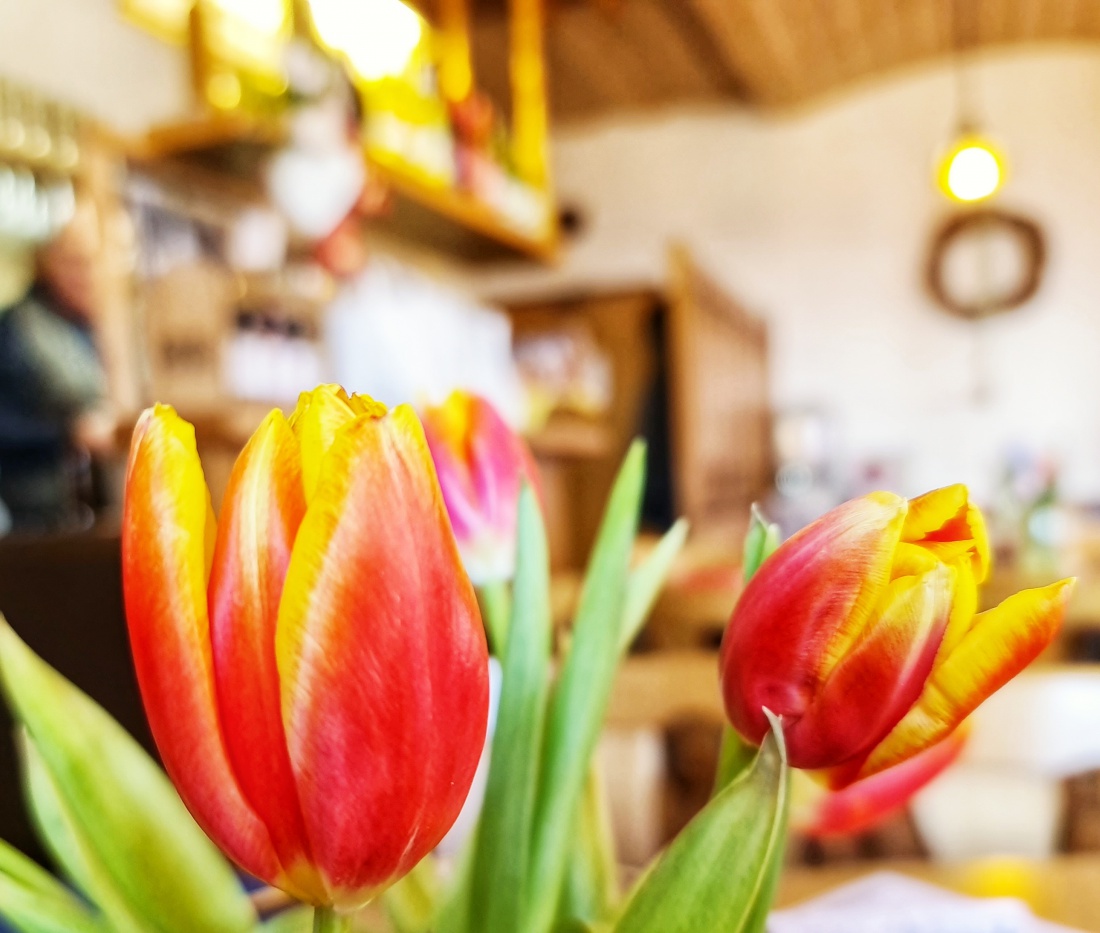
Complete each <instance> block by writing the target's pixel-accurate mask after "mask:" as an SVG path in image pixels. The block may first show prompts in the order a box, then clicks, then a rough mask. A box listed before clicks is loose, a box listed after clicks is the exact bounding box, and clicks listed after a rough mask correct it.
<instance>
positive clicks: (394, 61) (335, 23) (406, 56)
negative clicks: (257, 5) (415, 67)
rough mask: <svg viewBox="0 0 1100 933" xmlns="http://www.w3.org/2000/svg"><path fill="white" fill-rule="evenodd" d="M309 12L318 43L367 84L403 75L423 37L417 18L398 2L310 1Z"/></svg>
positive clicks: (422, 26) (422, 23)
mask: <svg viewBox="0 0 1100 933" xmlns="http://www.w3.org/2000/svg"><path fill="white" fill-rule="evenodd" d="M310 9H311V10H312V13H313V25H314V27H315V28H316V29H317V34H318V36H319V37H320V39H321V41H322V42H323V43H324V44H325V45H327V46H328V47H329V48H331V49H335V50H337V51H339V52H343V53H344V55H346V56H347V59H348V61H349V62H350V64H351V67H352V68H354V69H355V71H356V73H357V74H358V75H359V76H360V77H362V78H364V79H365V80H367V81H377V80H379V79H380V78H385V77H390V76H397V75H400V74H402V73H404V71H405V69H406V68H407V67H408V65H409V60H410V59H411V58H412V56H413V53H414V52H415V51H416V49H417V46H419V45H420V40H421V38H422V36H423V34H424V21H423V20H422V19H421V18H420V14H419V13H417V12H416V11H415V10H413V9H412V8H410V7H408V6H406V5H405V4H404V3H402V2H401V0H356V2H348V0H310Z"/></svg>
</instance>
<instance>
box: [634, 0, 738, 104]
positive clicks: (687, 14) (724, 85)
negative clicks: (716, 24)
mask: <svg viewBox="0 0 1100 933" xmlns="http://www.w3.org/2000/svg"><path fill="white" fill-rule="evenodd" d="M654 8H655V9H657V10H659V11H660V15H661V18H662V19H663V20H664V21H665V22H666V23H667V24H668V28H669V30H670V31H672V32H675V33H676V34H677V35H679V36H680V38H681V40H682V41H683V43H684V45H685V47H687V48H688V49H689V50H690V54H691V57H692V59H693V61H694V62H695V63H696V64H697V65H698V67H699V68H700V70H702V71H703V72H705V74H706V76H707V80H708V82H709V83H710V84H711V85H712V86H713V87H714V88H715V89H716V90H717V91H719V92H720V93H722V94H725V95H728V96H731V97H737V98H742V99H744V98H746V97H748V96H749V95H748V88H747V87H746V84H745V79H744V77H743V76H742V75H741V74H740V72H739V71H738V70H737V67H736V65H735V64H734V62H732V61H731V60H730V57H729V55H728V54H727V49H725V48H724V47H723V45H722V40H721V38H720V37H719V35H718V33H717V32H716V31H715V30H713V29H712V28H711V25H710V23H709V22H708V21H707V19H706V18H705V17H704V15H702V14H701V13H700V12H699V10H698V9H697V8H696V6H695V5H694V4H693V3H691V2H685V0H659V2H657V3H655V4H654Z"/></svg>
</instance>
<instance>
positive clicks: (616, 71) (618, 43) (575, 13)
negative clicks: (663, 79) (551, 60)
mask: <svg viewBox="0 0 1100 933" xmlns="http://www.w3.org/2000/svg"><path fill="white" fill-rule="evenodd" d="M553 41H554V44H555V45H556V46H558V47H559V49H561V50H562V51H564V52H565V54H564V55H563V56H562V58H563V59H564V60H565V61H568V62H569V63H570V64H569V65H568V66H567V67H571V68H580V70H581V71H582V72H583V73H584V74H585V75H586V76H587V79H588V80H589V81H591V82H592V88H593V90H594V91H596V92H597V93H598V94H599V95H601V96H603V97H604V98H607V99H610V101H611V102H612V103H613V105H615V106H617V107H619V108H622V107H624V106H625V107H630V106H639V105H640V106H644V105H646V104H650V103H653V102H654V100H655V95H654V92H653V89H652V81H651V79H650V76H649V75H648V74H647V72H648V71H649V70H650V69H648V68H646V67H645V65H644V63H642V62H641V61H640V60H639V59H637V58H633V57H631V55H630V53H629V51H628V50H625V49H624V43H623V42H622V39H621V37H619V36H616V35H615V31H614V29H613V28H609V25H608V19H607V17H606V16H605V15H604V14H603V13H602V12H600V10H599V9H597V8H595V7H591V6H576V7H565V8H562V9H560V10H559V11H558V12H557V14H556V15H555V17H554V24H553Z"/></svg>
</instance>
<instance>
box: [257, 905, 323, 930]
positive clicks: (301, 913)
mask: <svg viewBox="0 0 1100 933" xmlns="http://www.w3.org/2000/svg"><path fill="white" fill-rule="evenodd" d="M258 929H259V933H312V930H313V908H312V907H291V908H290V909H289V910H283V911H280V912H279V913H277V914H276V915H275V916H274V917H272V918H271V919H269V920H268V921H267V922H266V923H264V924H262V925H261V926H260V927H259V928H258Z"/></svg>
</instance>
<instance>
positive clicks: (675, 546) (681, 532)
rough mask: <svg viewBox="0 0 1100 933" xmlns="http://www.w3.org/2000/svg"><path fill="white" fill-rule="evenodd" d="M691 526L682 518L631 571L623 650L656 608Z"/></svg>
mask: <svg viewBox="0 0 1100 933" xmlns="http://www.w3.org/2000/svg"><path fill="white" fill-rule="evenodd" d="M689 527H690V526H689V524H688V521H687V519H686V518H681V519H679V520H678V521H677V522H676V523H675V524H674V525H673V526H672V527H671V528H670V529H669V530H668V531H666V532H665V533H664V535H663V536H662V538H661V540H660V542H658V544H657V547H656V548H654V549H653V552H652V553H651V554H650V555H649V556H648V557H647V558H646V559H645V562H644V563H642V565H641V566H640V567H638V568H636V569H635V570H634V571H633V573H631V574H630V581H629V583H628V584H627V588H626V608H625V609H624V611H623V629H622V633H621V635H620V644H619V647H620V648H621V649H622V650H623V651H625V650H626V649H627V648H629V647H630V643H631V642H632V641H634V639H635V638H637V637H638V632H639V631H641V628H642V626H643V625H644V624H645V620H646V618H647V617H648V616H649V613H650V610H652V609H653V604H654V603H655V602H656V601H657V597H658V596H659V595H660V593H661V590H662V589H663V588H664V585H665V581H666V580H668V575H669V572H670V571H671V570H672V564H673V562H674V561H675V560H676V558H677V556H678V555H679V553H680V551H681V550H683V547H684V543H685V542H686V541H687V536H688V529H689Z"/></svg>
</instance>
